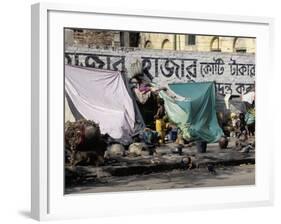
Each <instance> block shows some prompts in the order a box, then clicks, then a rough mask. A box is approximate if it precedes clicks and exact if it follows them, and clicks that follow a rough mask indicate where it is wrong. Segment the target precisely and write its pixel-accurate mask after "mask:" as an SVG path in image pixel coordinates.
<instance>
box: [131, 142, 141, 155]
mask: <svg viewBox="0 0 281 224" xmlns="http://www.w3.org/2000/svg"><path fill="white" fill-rule="evenodd" d="M143 150H144V144H143V143H141V142H135V143H133V144H131V145H130V146H129V149H128V155H129V156H141V155H142V151H143Z"/></svg>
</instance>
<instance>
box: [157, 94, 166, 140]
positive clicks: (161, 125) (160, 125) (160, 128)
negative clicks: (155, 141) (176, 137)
mask: <svg viewBox="0 0 281 224" xmlns="http://www.w3.org/2000/svg"><path fill="white" fill-rule="evenodd" d="M157 107H158V108H157V113H156V115H155V116H154V119H155V128H156V131H157V133H158V134H159V136H160V143H164V142H165V121H164V119H163V118H164V116H165V108H164V100H163V99H161V98H160V99H159V101H158V104H157Z"/></svg>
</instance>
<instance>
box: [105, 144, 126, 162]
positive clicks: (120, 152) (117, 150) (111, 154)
mask: <svg viewBox="0 0 281 224" xmlns="http://www.w3.org/2000/svg"><path fill="white" fill-rule="evenodd" d="M120 156H125V148H124V146H123V145H121V144H112V145H110V146H108V147H107V150H106V151H105V154H104V158H106V159H112V158H116V157H120Z"/></svg>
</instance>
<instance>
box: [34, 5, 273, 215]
mask: <svg viewBox="0 0 281 224" xmlns="http://www.w3.org/2000/svg"><path fill="white" fill-rule="evenodd" d="M272 32H273V20H272V19H271V18H259V17H247V16H231V15H214V14H201V13H190V12H166V11H144V10H133V11H132V10H131V11H127V10H125V9H97V8H96V7H89V6H80V5H77V6H76V5H60V4H59V5H58V4H49V3H38V4H35V5H32V40H31V41H32V171H31V175H32V189H31V192H32V198H31V213H32V217H33V218H35V219H38V220H49V219H61V218H81V217H101V216H115V215H119V216H120V215H124V216H125V215H126V214H141V213H164V212H174V211H179V212H181V211H187V210H192V209H193V210H194V209H211V208H225V207H247V206H261V205H271V204H272V203H273V189H272V188H273V186H272V182H273V175H272V173H273V169H272V167H273V165H272V163H273V160H272V154H273V146H272V141H271V140H270V138H271V137H270V133H266V132H265V131H264V130H269V125H270V122H268V121H269V119H270V117H269V114H270V107H271V106H272V105H270V104H269V101H268V100H267V98H268V97H270V85H271V83H270V80H271V79H270V76H271V74H272V70H271V68H272V65H271V57H272V48H273V39H272ZM256 117H257V118H256Z"/></svg>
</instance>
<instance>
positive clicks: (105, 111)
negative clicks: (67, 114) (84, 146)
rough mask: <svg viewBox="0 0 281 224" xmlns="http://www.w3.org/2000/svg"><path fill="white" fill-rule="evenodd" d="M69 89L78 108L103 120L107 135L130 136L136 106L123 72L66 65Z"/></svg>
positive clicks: (90, 118) (86, 115)
mask: <svg viewBox="0 0 281 224" xmlns="http://www.w3.org/2000/svg"><path fill="white" fill-rule="evenodd" d="M65 90H66V93H67V94H68V96H69V98H70V100H71V101H72V103H73V105H74V106H75V108H76V109H77V111H78V112H79V113H80V114H81V115H82V116H83V117H84V118H85V119H88V120H93V121H95V122H96V123H99V125H100V129H101V132H102V133H103V134H105V133H107V134H109V135H110V136H111V137H113V138H116V139H120V138H124V139H129V138H130V135H131V134H132V133H133V131H134V124H135V112H134V105H133V101H132V99H131V98H130V96H129V94H128V92H127V89H126V86H125V84H124V81H123V79H122V76H121V74H120V73H119V72H117V71H107V70H101V69H92V68H81V67H73V66H70V65H65Z"/></svg>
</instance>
